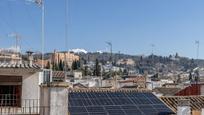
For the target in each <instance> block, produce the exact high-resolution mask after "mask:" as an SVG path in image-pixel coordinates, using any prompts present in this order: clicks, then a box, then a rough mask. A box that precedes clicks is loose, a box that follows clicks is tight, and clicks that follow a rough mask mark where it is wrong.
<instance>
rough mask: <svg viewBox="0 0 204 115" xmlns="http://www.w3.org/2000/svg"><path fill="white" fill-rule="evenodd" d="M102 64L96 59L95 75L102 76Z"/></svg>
mask: <svg viewBox="0 0 204 115" xmlns="http://www.w3.org/2000/svg"><path fill="white" fill-rule="evenodd" d="M100 71H101V69H100V65H99V61H98V59H96V64H95V69H94V75H95V76H100Z"/></svg>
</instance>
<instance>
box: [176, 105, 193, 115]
mask: <svg viewBox="0 0 204 115" xmlns="http://www.w3.org/2000/svg"><path fill="white" fill-rule="evenodd" d="M177 115H191V108H190V107H189V106H178V107H177Z"/></svg>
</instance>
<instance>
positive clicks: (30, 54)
mask: <svg viewBox="0 0 204 115" xmlns="http://www.w3.org/2000/svg"><path fill="white" fill-rule="evenodd" d="M26 53H27V55H28V62H29V65H30V66H31V65H33V55H32V54H33V52H32V51H27V52H26Z"/></svg>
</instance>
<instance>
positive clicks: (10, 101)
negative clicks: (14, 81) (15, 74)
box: [0, 85, 21, 107]
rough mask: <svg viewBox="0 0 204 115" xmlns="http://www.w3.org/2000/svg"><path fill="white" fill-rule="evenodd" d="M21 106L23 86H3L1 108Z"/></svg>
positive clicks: (0, 88) (0, 90) (1, 87)
mask: <svg viewBox="0 0 204 115" xmlns="http://www.w3.org/2000/svg"><path fill="white" fill-rule="evenodd" d="M20 105H21V86H20V85H16V86H15V85H10V86H9V85H2V86H0V106H15V107H19V106H20Z"/></svg>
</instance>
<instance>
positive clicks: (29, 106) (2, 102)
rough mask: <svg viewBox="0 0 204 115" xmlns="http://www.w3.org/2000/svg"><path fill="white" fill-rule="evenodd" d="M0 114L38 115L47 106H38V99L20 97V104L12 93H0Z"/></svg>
mask: <svg viewBox="0 0 204 115" xmlns="http://www.w3.org/2000/svg"><path fill="white" fill-rule="evenodd" d="M0 96H2V97H4V98H1V99H0V115H40V111H41V113H44V112H45V111H46V110H47V109H49V107H45V106H40V101H39V99H22V100H21V105H20V106H19V105H18V104H17V102H18V100H15V98H14V97H15V96H13V95H6V94H4V95H0Z"/></svg>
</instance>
